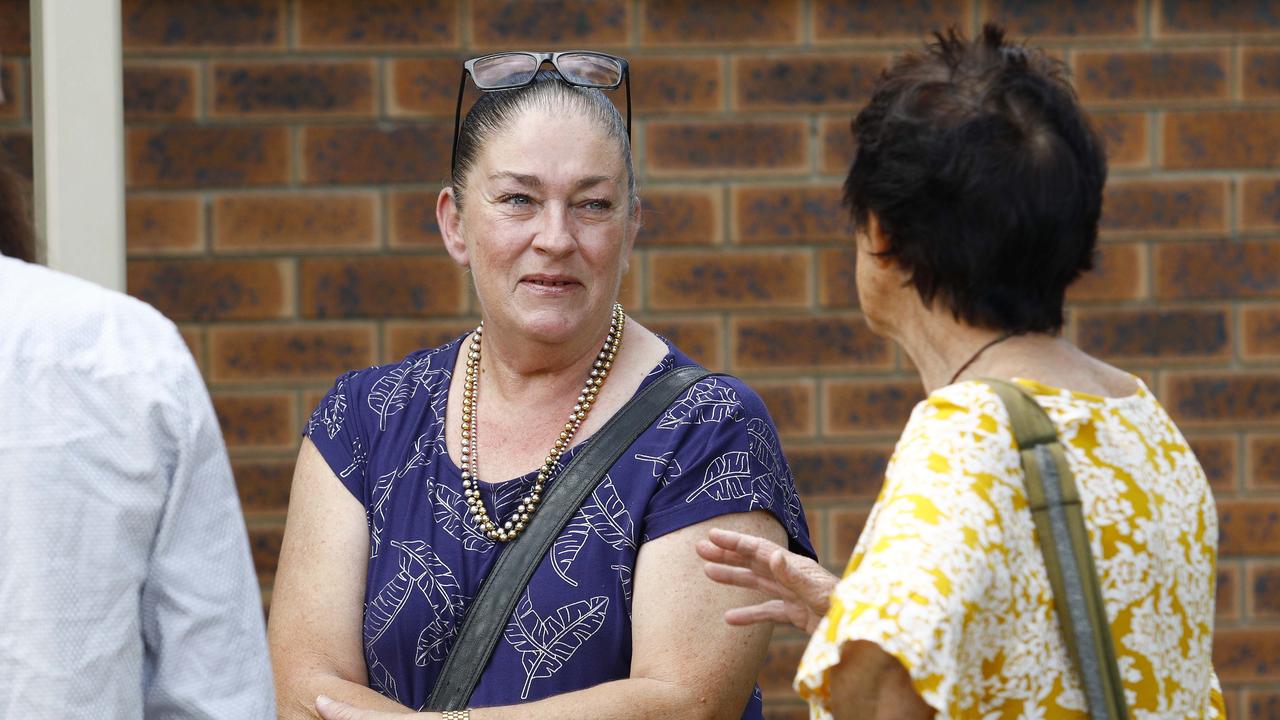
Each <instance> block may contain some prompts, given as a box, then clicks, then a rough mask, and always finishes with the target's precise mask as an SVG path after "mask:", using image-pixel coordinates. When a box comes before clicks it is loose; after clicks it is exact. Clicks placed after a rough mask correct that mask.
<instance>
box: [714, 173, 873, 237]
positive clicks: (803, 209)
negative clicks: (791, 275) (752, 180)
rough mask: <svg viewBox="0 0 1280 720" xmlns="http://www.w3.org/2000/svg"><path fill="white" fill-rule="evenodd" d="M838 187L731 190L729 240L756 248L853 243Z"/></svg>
mask: <svg viewBox="0 0 1280 720" xmlns="http://www.w3.org/2000/svg"><path fill="white" fill-rule="evenodd" d="M842 197H843V196H842V193H841V190H840V187H839V186H838V185H788V186H770V187H760V186H754V185H753V186H745V187H736V188H734V189H733V201H732V202H733V218H734V228H733V230H732V236H733V238H734V239H735V240H736V241H737V242H741V243H743V244H756V245H800V244H808V243H811V242H814V241H835V242H841V243H852V242H853V227H852V223H851V222H850V219H849V212H848V211H847V210H846V209H845V208H844V206H843V204H842V200H841V199H842Z"/></svg>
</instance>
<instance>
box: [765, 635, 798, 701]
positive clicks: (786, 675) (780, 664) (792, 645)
mask: <svg viewBox="0 0 1280 720" xmlns="http://www.w3.org/2000/svg"><path fill="white" fill-rule="evenodd" d="M806 644H807V643H806V642H805V641H804V640H800V639H790V638H787V639H783V638H779V639H777V640H774V641H773V642H771V643H769V652H768V654H766V655H765V658H764V665H763V666H762V667H761V668H760V676H759V682H760V692H761V693H763V694H764V699H765V704H766V705H769V704H772V701H773V698H774V697H784V698H785V697H794V696H795V691H793V690H792V689H791V679H792V678H794V677H795V676H796V667H798V666H799V665H800V657H801V656H802V655H804V648H805V645H806Z"/></svg>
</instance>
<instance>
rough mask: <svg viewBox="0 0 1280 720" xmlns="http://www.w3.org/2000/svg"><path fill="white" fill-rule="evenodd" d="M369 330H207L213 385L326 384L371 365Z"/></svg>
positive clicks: (266, 327) (293, 327)
mask: <svg viewBox="0 0 1280 720" xmlns="http://www.w3.org/2000/svg"><path fill="white" fill-rule="evenodd" d="M373 336H374V333H373V326H372V325H368V324H357V325H352V324H343V325H328V326H316V325H264V326H245V327H227V326H221V327H211V328H209V351H210V356H211V357H210V361H211V362H210V372H209V379H210V381H212V382H255V383H271V382H276V383H279V382H290V383H292V382H307V381H313V382H330V381H332V380H333V379H334V378H336V377H337V376H338V375H340V374H342V373H344V372H346V371H347V370H351V369H354V368H362V367H367V366H369V365H372V364H373V359H374V339H373Z"/></svg>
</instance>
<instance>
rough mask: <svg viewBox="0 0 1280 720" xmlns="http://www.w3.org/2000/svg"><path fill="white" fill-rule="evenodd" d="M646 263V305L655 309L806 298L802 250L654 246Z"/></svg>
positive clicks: (790, 303)
mask: <svg viewBox="0 0 1280 720" xmlns="http://www.w3.org/2000/svg"><path fill="white" fill-rule="evenodd" d="M649 267H650V276H649V294H648V297H649V307H651V308H654V309H659V310H663V309H665V310H669V309H705V308H712V307H718V308H735V307H802V306H804V305H805V303H806V302H807V301H808V298H809V257H808V254H807V253H804V252H790V251H777V252H751V253H747V252H736V253H724V252H699V253H693V252H672V251H654V252H653V253H651V254H650V256H649Z"/></svg>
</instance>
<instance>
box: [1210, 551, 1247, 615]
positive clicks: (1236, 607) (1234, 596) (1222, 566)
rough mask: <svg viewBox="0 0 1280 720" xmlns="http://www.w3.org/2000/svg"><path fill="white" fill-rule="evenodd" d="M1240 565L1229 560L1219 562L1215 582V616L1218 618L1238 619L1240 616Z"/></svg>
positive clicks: (1241, 595)
mask: <svg viewBox="0 0 1280 720" xmlns="http://www.w3.org/2000/svg"><path fill="white" fill-rule="evenodd" d="M1241 575H1243V573H1242V572H1240V566H1239V565H1238V564H1237V563H1234V562H1231V561H1227V562H1219V563H1218V577H1217V581H1216V582H1215V583H1214V590H1215V594H1216V597H1215V598H1214V603H1213V610H1214V617H1215V618H1216V619H1218V620H1236V619H1239V617H1240V598H1242V597H1243V594H1242V593H1241V592H1240V577H1241Z"/></svg>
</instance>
